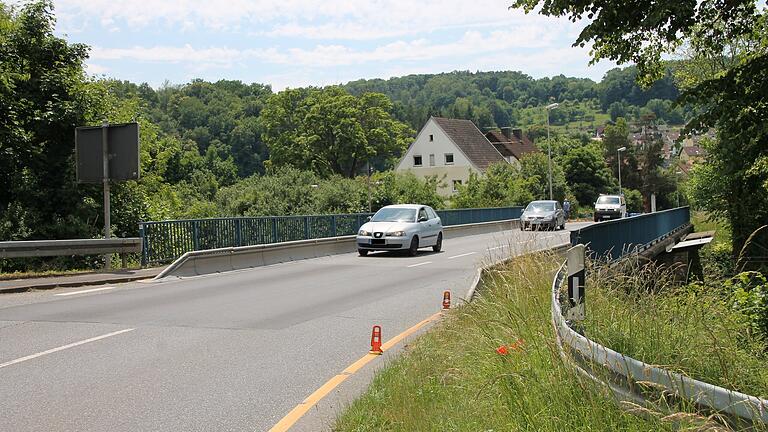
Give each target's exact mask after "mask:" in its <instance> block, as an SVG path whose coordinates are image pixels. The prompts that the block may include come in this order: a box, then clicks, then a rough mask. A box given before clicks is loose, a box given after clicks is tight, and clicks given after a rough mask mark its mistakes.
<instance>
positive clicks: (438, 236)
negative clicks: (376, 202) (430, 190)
mask: <svg viewBox="0 0 768 432" xmlns="http://www.w3.org/2000/svg"><path fill="white" fill-rule="evenodd" d="M429 246H431V247H432V250H433V251H435V252H440V249H442V247H443V223H442V221H441V220H440V217H439V216H438V215H437V213H435V211H434V210H433V209H432V207H429V206H425V205H419V204H400V205H391V206H386V207H382V208H381V209H379V211H377V212H376V214H374V215H373V217H371V219H370V221H369V222H366V223H365V224H363V226H361V227H360V231H358V233H357V252H358V253H360V256H366V255H368V252H370V251H375V250H407V251H408V254H409V255H410V256H415V255H416V253H417V252H418V250H419V248H423V247H429Z"/></svg>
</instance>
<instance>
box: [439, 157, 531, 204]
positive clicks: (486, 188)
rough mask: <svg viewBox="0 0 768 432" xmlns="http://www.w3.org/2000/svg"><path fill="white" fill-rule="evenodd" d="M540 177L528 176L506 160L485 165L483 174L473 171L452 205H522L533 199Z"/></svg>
mask: <svg viewBox="0 0 768 432" xmlns="http://www.w3.org/2000/svg"><path fill="white" fill-rule="evenodd" d="M537 180H538V179H537V178H525V177H523V175H522V173H521V172H520V170H518V169H517V168H516V167H515V166H514V165H511V164H509V163H507V162H497V163H494V164H491V165H490V166H489V167H488V168H486V170H485V173H484V175H482V176H479V175H477V173H475V172H471V173H470V175H469V180H468V181H467V183H466V184H463V185H461V186H459V188H458V192H457V193H456V194H455V195H454V196H453V197H451V203H452V207H454V208H472V207H507V206H521V205H525V204H526V203H528V202H529V201H531V200H533V199H534V194H533V189H534V188H535V183H536V182H537Z"/></svg>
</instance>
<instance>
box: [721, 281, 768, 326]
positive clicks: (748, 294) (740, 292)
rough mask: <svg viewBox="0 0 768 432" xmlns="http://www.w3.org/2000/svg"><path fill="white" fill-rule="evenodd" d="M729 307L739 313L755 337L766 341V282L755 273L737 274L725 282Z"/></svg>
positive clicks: (767, 300)
mask: <svg viewBox="0 0 768 432" xmlns="http://www.w3.org/2000/svg"><path fill="white" fill-rule="evenodd" d="M725 287H726V288H728V291H729V292H730V300H731V306H732V307H733V309H734V310H736V311H738V312H740V313H741V314H742V315H743V317H744V319H745V320H746V324H747V325H748V326H749V328H750V329H751V331H752V332H753V334H754V335H755V336H757V337H758V338H760V339H762V340H764V341H765V340H766V339H768V281H766V279H765V275H763V274H762V273H760V272H756V271H746V272H742V273H739V274H737V275H736V276H734V277H733V278H731V279H729V280H727V281H726V282H725Z"/></svg>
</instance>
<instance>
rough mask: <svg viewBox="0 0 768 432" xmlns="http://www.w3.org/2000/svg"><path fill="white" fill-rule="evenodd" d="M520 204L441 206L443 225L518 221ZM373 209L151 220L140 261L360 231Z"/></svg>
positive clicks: (143, 230)
mask: <svg viewBox="0 0 768 432" xmlns="http://www.w3.org/2000/svg"><path fill="white" fill-rule="evenodd" d="M522 211H523V208H522V207H501V208H483V209H456V210H440V211H438V212H437V214H438V215H439V216H440V218H441V219H442V221H443V225H444V226H452V225H463V224H469V223H479V222H493V221H499V220H508V219H517V218H519V217H520V214H521V213H522ZM370 215H371V214H369V213H355V214H337V215H315V216H273V217H236V218H212V219H190V220H170V221H151V222H141V223H140V224H139V233H140V236H141V239H142V249H141V252H142V254H141V255H142V265H147V264H150V263H160V262H167V261H172V260H174V259H176V258H178V257H180V256H182V255H184V254H185V253H187V252H192V251H199V250H208V249H221V248H230V247H242V246H255V245H262V244H272V243H283V242H289V241H297V240H311V239H319V238H328V237H339V236H345V235H353V234H357V231H358V230H359V229H360V226H361V225H363V224H364V223H365V222H366V221H367V219H368V216H370Z"/></svg>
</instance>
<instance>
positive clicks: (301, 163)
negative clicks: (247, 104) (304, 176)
mask: <svg viewBox="0 0 768 432" xmlns="http://www.w3.org/2000/svg"><path fill="white" fill-rule="evenodd" d="M391 111H392V104H391V102H390V101H389V99H387V97H386V96H384V95H382V94H379V93H364V94H362V95H361V96H360V97H356V96H352V95H350V94H348V93H347V92H346V91H345V90H344V89H342V88H341V87H328V88H325V89H298V90H291V89H288V90H285V91H283V92H280V93H278V94H275V95H273V96H271V97H270V98H269V99H268V101H267V106H266V107H265V109H264V111H263V112H262V115H261V119H262V122H263V124H264V134H263V137H264V141H265V142H266V143H267V145H268V146H269V149H270V164H271V165H273V166H284V165H289V166H293V167H296V168H299V169H304V170H311V171H314V172H316V173H317V174H318V175H320V176H322V177H327V176H330V175H333V174H338V175H342V176H345V177H349V178H352V177H354V176H356V175H357V174H359V173H360V171H361V169H363V168H364V167H365V166H366V164H367V163H369V162H378V165H379V168H388V167H390V166H391V165H392V163H393V162H394V160H396V158H398V157H399V156H400V155H401V154H402V152H403V151H404V150H405V149H406V148H407V146H408V143H409V142H410V140H411V138H412V136H413V131H412V130H411V129H409V128H408V127H407V126H406V125H404V124H402V123H400V122H398V121H396V120H394V119H393V118H392V117H391V115H390V112H391Z"/></svg>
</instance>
